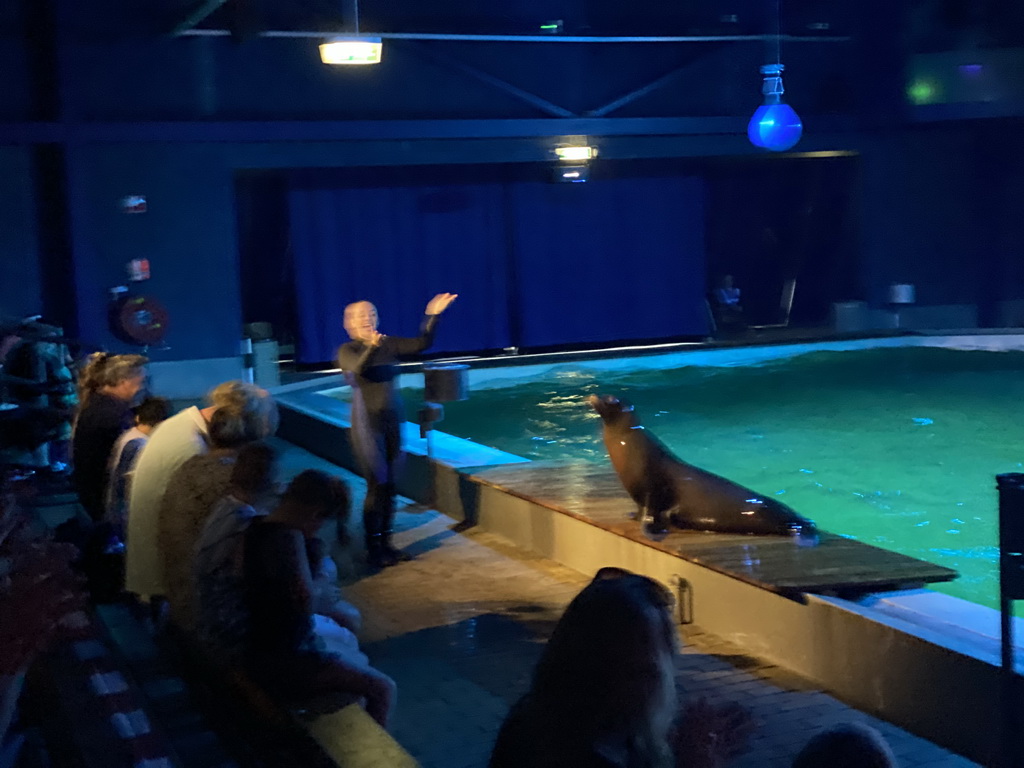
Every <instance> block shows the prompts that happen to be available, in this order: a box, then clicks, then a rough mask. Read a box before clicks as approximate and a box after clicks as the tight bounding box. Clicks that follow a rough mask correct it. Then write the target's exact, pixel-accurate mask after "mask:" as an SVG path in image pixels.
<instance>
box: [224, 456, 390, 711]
mask: <svg viewBox="0 0 1024 768" xmlns="http://www.w3.org/2000/svg"><path fill="white" fill-rule="evenodd" d="M348 504H349V500H348V492H347V490H346V489H345V486H344V484H343V483H342V482H341V481H340V480H338V479H337V478H332V477H330V476H328V475H326V474H324V473H323V472H319V471H317V470H306V471H305V472H302V473H301V474H299V475H298V476H297V477H296V478H295V479H294V480H292V482H291V483H290V484H289V485H288V488H287V489H286V490H285V492H284V495H283V496H282V497H281V501H280V503H279V504H278V505H277V506H276V507H275V508H274V510H273V512H271V513H270V515H268V516H267V517H263V518H257V519H255V520H254V521H253V522H252V523H251V525H250V526H249V528H248V530H247V531H246V532H245V538H244V544H243V546H244V554H243V572H244V586H245V602H246V608H247V612H248V616H249V631H248V633H247V637H246V647H245V660H246V665H247V667H248V670H249V672H250V674H251V675H252V676H253V677H254V678H255V679H257V680H258V681H260V682H261V683H262V684H263V685H265V686H266V687H267V688H268V689H270V690H271V691H273V692H275V693H276V694H277V695H280V696H284V697H287V698H296V697H297V698H303V697H308V696H312V695H316V694H320V693H327V692H339V691H341V692H348V693H351V694H354V695H358V696H361V697H363V698H364V699H365V701H366V711H367V712H368V713H369V714H370V716H372V717H373V718H374V719H375V720H376V721H377V722H378V723H380V724H381V725H382V726H385V727H386V726H387V722H388V717H389V716H390V713H391V709H392V707H393V704H394V698H395V684H394V681H392V680H391V678H389V677H388V676H387V675H385V674H383V673H382V672H379V671H377V670H376V669H374V668H373V667H371V666H370V664H369V662H368V660H367V659H366V656H365V655H364V654H363V653H362V652H361V651H360V650H359V647H358V643H357V642H356V640H355V636H354V635H353V634H352V633H351V631H349V630H347V629H346V628H345V627H343V626H341V625H340V624H338V623H337V622H335V621H332V620H330V619H327V618H321V619H317V617H316V614H315V610H314V609H315V587H314V578H313V573H314V571H315V568H316V563H315V562H313V561H311V558H310V548H311V546H312V545H313V542H314V541H315V540H316V535H317V532H318V531H319V529H320V527H321V526H322V525H323V523H324V522H325V521H327V520H328V519H331V518H332V517H338V516H339V515H338V513H339V510H340V509H342V508H344V507H347V506H348ZM315 556H316V553H315V552H314V558H315Z"/></svg>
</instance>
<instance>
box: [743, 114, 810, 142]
mask: <svg viewBox="0 0 1024 768" xmlns="http://www.w3.org/2000/svg"><path fill="white" fill-rule="evenodd" d="M803 131H804V126H803V123H801V122H800V118H799V117H798V116H797V114H796V112H795V111H794V110H793V108H792V107H791V106H789V104H783V103H781V102H780V103H778V104H762V105H761V106H760V107H758V108H757V110H756V111H755V112H754V116H753V117H751V118H750V123H748V124H747V138H749V139H750V143H751V144H753V145H754V146H755V147H762V148H764V149H768V150H771V151H772V152H785V151H786V150H787V149H790V148H791V147H793V146H795V145H796V143H797V142H798V141H800V136H801V134H803Z"/></svg>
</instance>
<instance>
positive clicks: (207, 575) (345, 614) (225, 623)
mask: <svg viewBox="0 0 1024 768" xmlns="http://www.w3.org/2000/svg"><path fill="white" fill-rule="evenodd" d="M275 463H276V456H275V454H274V451H273V449H272V448H271V447H270V446H268V445H267V444H266V443H263V442H257V443H250V444H249V445H246V446H245V447H243V448H242V449H241V450H240V451H239V452H238V459H237V461H236V462H235V466H234V469H233V470H232V472H231V487H230V489H229V492H228V495H227V496H225V497H224V498H222V499H221V500H220V501H218V502H217V503H216V504H215V505H214V507H213V511H212V512H211V513H210V516H209V517H208V518H207V520H206V523H205V525H204V526H203V530H202V533H201V534H200V536H199V541H198V542H197V543H196V551H195V556H194V558H193V562H192V565H193V588H192V593H193V595H194V597H195V609H196V620H197V622H196V629H197V632H198V635H199V638H200V641H201V642H202V643H203V645H204V646H205V647H206V649H207V650H208V651H209V652H210V653H211V654H213V655H214V656H215V657H218V658H221V659H223V660H225V661H229V662H238V661H241V659H240V657H239V653H240V652H241V649H242V647H243V646H244V643H245V633H246V631H247V628H248V614H247V612H246V610H245V600H244V590H243V582H242V555H243V551H244V548H243V546H242V541H243V537H244V535H245V531H246V530H247V529H248V528H249V524H250V523H251V522H252V521H253V519H255V518H257V517H262V516H264V515H266V514H267V511H268V509H269V508H270V507H271V506H272V505H273V504H275V503H276V502H277V499H275V498H274V497H273V494H272V491H273V489H274V475H275V472H274V469H275ZM342 488H344V486H342ZM347 498H348V497H347V491H346V493H345V500H343V501H342V503H341V504H339V510H340V511H339V519H340V518H341V516H342V514H344V516H345V517H347V515H348V513H349V511H350V510H351V504H350V503H349V502H348V500H347ZM343 522H344V521H343ZM323 550H324V546H323V542H322V540H321V539H318V538H314V539H311V540H308V541H307V554H308V555H309V560H310V565H311V567H312V573H313V600H312V608H313V612H314V614H316V615H315V616H314V624H315V625H316V627H315V628H316V629H321V628H325V627H328V626H329V624H327V623H326V622H324V621H322V620H323V619H329V620H330V621H333V622H334V623H335V624H337V625H338V626H340V627H342V628H344V629H345V630H347V631H348V632H351V633H356V632H358V631H359V629H360V625H361V623H362V617H361V616H360V614H359V611H358V609H356V608H355V606H353V605H351V604H350V603H347V602H345V601H344V600H342V599H341V591H340V589H339V588H338V584H337V582H338V576H337V568H336V567H335V565H334V562H333V561H332V560H331V558H330V557H327V556H326V555H324V554H323ZM317 563H319V565H317ZM342 634H344V633H342ZM346 639H347V641H348V642H350V643H351V642H355V641H354V640H352V639H349V638H346Z"/></svg>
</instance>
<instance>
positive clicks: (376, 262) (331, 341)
mask: <svg viewBox="0 0 1024 768" xmlns="http://www.w3.org/2000/svg"><path fill="white" fill-rule="evenodd" d="M289 209H290V210H289V216H290V226H291V250H292V253H293V258H294V266H295V292H296V312H297V326H298V328H297V330H298V333H297V336H298V338H297V342H298V345H297V346H298V348H297V354H298V358H297V359H298V360H299V362H303V363H316V362H322V361H326V360H332V359H333V358H334V351H335V349H336V348H337V346H338V344H340V343H341V342H342V341H344V340H345V338H346V336H345V333H344V330H343V329H342V310H343V308H344V306H345V304H347V303H349V302H351V301H356V300H359V299H368V300H370V301H372V302H373V303H374V304H376V305H377V308H378V310H379V312H380V315H381V319H382V320H381V329H382V331H384V332H385V333H390V334H393V335H401V336H406V335H413V334H415V333H416V329H417V326H418V324H419V322H420V319H421V317H422V312H423V308H424V307H425V305H426V302H427V300H428V299H429V298H430V297H431V296H433V295H434V294H435V293H438V292H441V291H451V292H453V293H458V294H459V300H458V301H457V302H456V303H455V304H454V305H453V307H452V309H451V310H449V312H448V313H447V314H446V315H445V317H444V320H443V322H442V324H441V325H440V326H439V330H438V335H437V339H436V343H435V345H434V351H436V352H465V351H478V350H494V349H501V348H504V347H508V346H512V345H515V346H525V347H541V346H555V345H561V344H574V343H575V344H580V343H593V342H603V341H613V340H629V339H654V338H664V337H671V336H686V335H702V334H705V333H706V332H707V319H706V311H705V308H704V291H705V279H704V248H703V186H702V184H701V182H700V181H699V180H697V179H692V178H679V177H666V178H610V179H604V180H601V181H596V180H594V181H591V182H588V183H587V184H549V183H543V182H539V181H532V180H528V179H522V178H509V177H507V176H506V177H505V178H504V179H503V178H502V176H501V173H500V172H495V170H494V169H493V168H492V169H487V170H481V169H479V168H476V169H470V168H463V169H454V170H453V169H451V168H444V169H440V168H435V169H428V168H419V169H356V170H345V171H336V170H324V171H296V172H294V173H293V174H292V176H291V179H290V190H289Z"/></svg>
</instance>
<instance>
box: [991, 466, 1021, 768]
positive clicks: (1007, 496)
mask: <svg viewBox="0 0 1024 768" xmlns="http://www.w3.org/2000/svg"><path fill="white" fill-rule="evenodd" d="M996 487H997V488H998V490H999V619H1000V622H999V625H1000V641H1001V643H1002V647H1001V654H1000V656H1001V661H1002V670H1001V676H1000V677H1001V680H1000V682H1001V685H1000V694H1001V695H1000V705H1001V709H1002V713H1001V714H1002V717H1001V725H1002V732H1001V743H1002V753H1003V754H1002V765H1003V766H1004V768H1021V765H1022V763H1021V759H1020V748H1019V743H1018V742H1019V736H1018V728H1019V725H1018V724H1019V723H1020V715H1019V710H1020V702H1019V700H1018V698H1019V697H1018V696H1017V694H1016V691H1017V688H1018V686H1017V679H1016V677H1017V676H1016V672H1015V670H1014V653H1013V605H1014V601H1015V600H1019V599H1024V474H1022V473H1019V472H1013V473H1009V474H1004V475H996Z"/></svg>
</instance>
